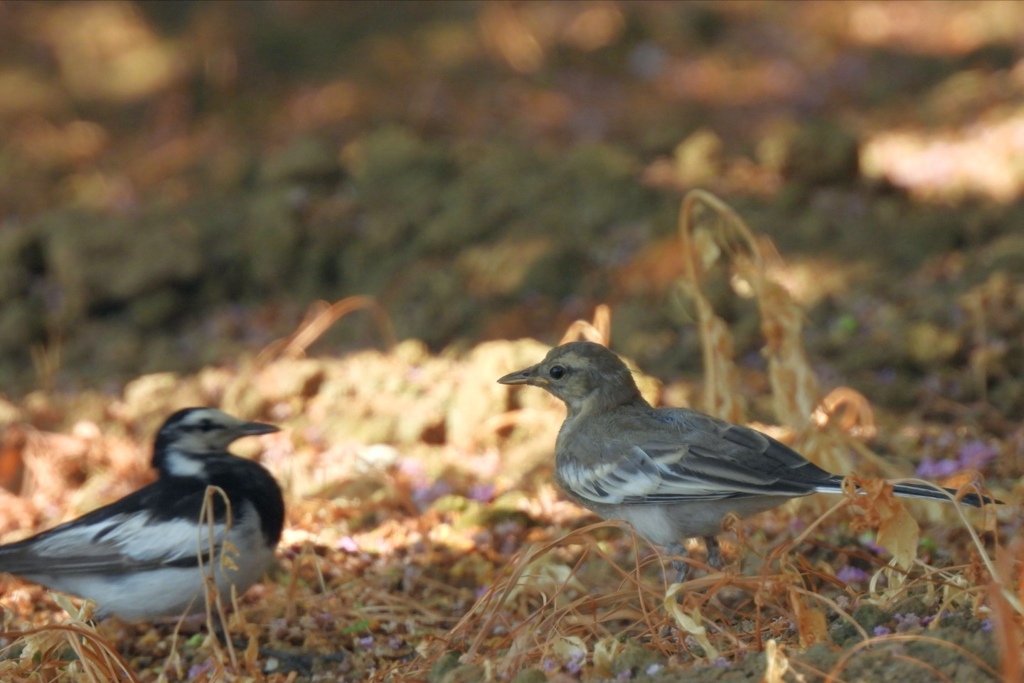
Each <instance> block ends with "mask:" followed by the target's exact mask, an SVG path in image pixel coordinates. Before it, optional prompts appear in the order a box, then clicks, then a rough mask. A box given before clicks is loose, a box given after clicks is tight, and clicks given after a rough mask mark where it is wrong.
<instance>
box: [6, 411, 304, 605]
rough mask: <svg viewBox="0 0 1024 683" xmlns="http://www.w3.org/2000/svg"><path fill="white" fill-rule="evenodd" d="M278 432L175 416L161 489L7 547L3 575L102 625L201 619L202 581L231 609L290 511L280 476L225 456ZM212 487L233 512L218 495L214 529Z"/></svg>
mask: <svg viewBox="0 0 1024 683" xmlns="http://www.w3.org/2000/svg"><path fill="white" fill-rule="evenodd" d="M276 431H279V429H278V428H277V427H275V426H274V425H269V424H263V423H260V422H246V421H244V420H241V419H239V418H237V417H234V416H232V415H228V414H227V413H224V412H222V411H220V410H217V409H214V408H203V407H196V408H185V409H183V410H179V411H177V412H175V413H173V414H172V415H171V416H170V417H168V418H167V419H166V421H165V422H164V423H163V426H161V427H160V429H159V431H158V432H157V434H156V438H155V441H154V445H153V456H152V466H153V468H154V469H155V470H156V471H157V475H158V476H157V479H156V481H154V482H153V483H151V484H149V485H148V486H145V487H143V488H141V489H139V490H138V491H135V492H134V493H131V494H129V495H127V496H125V497H124V498H121V499H119V500H117V501H115V502H113V503H110V504H109V505H106V506H104V507H101V508H98V509H96V510H93V511H92V512H89V513H87V514H85V515H84V516H82V517H79V518H78V519H74V520H72V521H69V522H66V523H64V524H61V525H59V526H56V527H54V528H52V529H49V530H47V531H43V532H41V533H39V534H37V535H35V536H32V537H30V538H26V539H24V540H21V541H17V542H14V543H10V544H6V545H2V546H0V572H2V573H7V574H13V575H15V576H18V577H20V578H22V579H26V580H28V581H31V582H33V583H37V584H41V585H43V586H46V587H47V588H49V589H51V590H56V591H59V592H62V593H68V594H71V595H75V596H78V597H81V598H86V599H88V600H91V601H92V602H94V603H96V605H97V610H96V613H95V618H96V619H97V620H100V619H103V618H105V617H108V616H111V615H116V616H117V617H119V618H121V619H123V620H126V621H140V620H151V619H156V618H159V617H170V616H179V615H182V614H185V613H195V612H199V611H201V610H203V609H204V608H205V604H206V603H205V600H204V590H205V588H204V585H205V580H204V574H209V572H211V571H212V572H213V577H214V581H215V584H216V587H217V590H218V591H219V593H220V596H221V597H222V598H225V599H227V600H229V601H230V598H231V588H232V586H234V587H235V588H236V590H237V591H238V594H239V595H240V594H241V593H242V592H243V591H245V590H246V589H247V588H248V587H249V586H251V585H252V584H253V583H255V582H256V581H257V580H258V579H259V578H260V577H261V576H262V575H263V573H264V572H265V571H266V570H267V568H268V567H269V566H270V564H271V562H272V561H273V557H274V551H275V548H276V547H277V544H278V541H280V539H281V531H282V529H283V527H284V517H285V506H284V497H283V495H282V493H281V487H280V486H279V485H278V483H277V481H276V480H275V479H274V477H273V475H271V474H270V472H268V471H267V470H266V468H264V467H263V466H262V465H260V464H259V463H256V462H253V461H251V460H247V459H245V458H242V457H239V456H237V455H233V454H232V453H230V452H228V450H227V448H228V446H229V445H230V444H231V443H232V442H234V441H235V440H236V439H239V438H242V437H245V436H255V435H259V434H270V433H272V432H276ZM207 487H218V488H219V489H220V490H221V491H223V494H224V497H226V498H227V500H228V501H229V503H230V506H228V505H225V502H224V497H222V496H221V495H220V494H219V492H217V491H214V492H213V493H212V496H211V498H210V501H211V503H212V505H210V510H212V525H211V524H210V523H209V513H207V516H205V517H204V516H203V507H204V499H205V498H206V496H207ZM208 505H209V504H208ZM229 510H230V511H229ZM211 540H212V548H211ZM228 547H230V548H231V549H233V551H234V552H236V553H237V554H234V555H232V552H226V550H227V548H228ZM211 550H212V553H213V557H212V561H211ZM200 554H201V555H202V566H201V565H200V560H199V555H200ZM225 555H226V557H225ZM222 558H224V559H227V558H230V562H223V561H222Z"/></svg>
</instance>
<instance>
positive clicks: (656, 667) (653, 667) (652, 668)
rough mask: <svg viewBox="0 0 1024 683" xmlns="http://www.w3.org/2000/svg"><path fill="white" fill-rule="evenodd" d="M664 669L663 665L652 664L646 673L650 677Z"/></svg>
mask: <svg viewBox="0 0 1024 683" xmlns="http://www.w3.org/2000/svg"><path fill="white" fill-rule="evenodd" d="M719 659H721V657H719ZM715 661H718V660H715ZM664 668H665V667H663V666H662V665H661V664H651V665H650V666H648V667H647V670H646V671H645V672H644V673H646V674H647V675H648V676H653V675H654V674H656V673H658V672H659V671H661V670H662V669H664Z"/></svg>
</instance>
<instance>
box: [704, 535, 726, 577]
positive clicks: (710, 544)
mask: <svg viewBox="0 0 1024 683" xmlns="http://www.w3.org/2000/svg"><path fill="white" fill-rule="evenodd" d="M704 545H705V546H707V549H708V566H709V567H711V568H712V569H721V568H722V567H724V566H725V561H724V560H723V559H722V548H721V546H719V545H718V539H717V538H715V537H714V536H705V537H704Z"/></svg>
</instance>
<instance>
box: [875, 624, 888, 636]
mask: <svg viewBox="0 0 1024 683" xmlns="http://www.w3.org/2000/svg"><path fill="white" fill-rule="evenodd" d="M890 633H892V630H890V629H889V627H888V626H876V627H875V630H874V634H875V635H876V636H887V635H889V634H890Z"/></svg>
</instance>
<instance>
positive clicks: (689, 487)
mask: <svg viewBox="0 0 1024 683" xmlns="http://www.w3.org/2000/svg"><path fill="white" fill-rule="evenodd" d="M498 382H499V383H501V384H508V385H530V386H535V387H540V388H541V389H544V390H546V391H548V392H549V393H551V394H552V395H554V396H555V397H556V398H558V399H560V400H561V401H562V402H564V403H565V405H566V408H567V413H566V417H565V421H564V422H563V423H562V427H561V429H560V430H559V432H558V437H557V439H556V441H555V480H556V482H557V483H558V485H559V486H560V487H561V488H562V489H563V490H564V491H565V492H566V493H567V494H568V495H569V496H570V497H571V498H572V499H573V500H574V501H575V502H577V503H579V504H580V505H582V506H583V507H585V508H587V509H588V510H591V511H592V512H595V513H596V514H597V515H599V516H600V517H602V518H604V519H619V520H625V521H627V522H629V523H630V524H632V525H633V527H634V528H635V529H636V531H637V532H638V533H639V534H640V535H641V536H643V537H644V538H646V539H647V540H648V541H650V542H651V543H654V544H656V545H660V546H662V547H663V548H665V550H666V551H667V552H668V553H669V554H671V555H674V556H677V557H685V556H686V552H685V550H684V548H683V546H682V544H681V541H682V540H683V539H686V538H694V537H703V538H704V541H705V544H706V546H707V552H708V565H709V566H711V567H712V568H714V569H721V568H722V567H723V566H724V563H723V560H722V555H721V549H720V547H719V544H718V540H717V535H718V533H719V532H720V531H721V527H722V521H723V520H724V518H725V517H726V516H727V515H729V514H730V513H735V514H736V515H738V516H739V517H740V518H746V517H749V516H751V515H754V514H756V513H758V512H762V511H764V510H769V509H771V508H774V507H776V506H778V505H781V504H782V503H784V502H786V501H787V500H789V499H791V498H796V497H799V496H807V495H810V494H813V493H841V492H842V485H843V476H841V475H837V474H832V473H831V472H828V471H827V470H824V469H822V468H821V467H818V466H817V465H815V464H814V463H812V462H810V461H809V460H807V459H806V458H804V457H803V456H802V455H800V454H799V453H797V452H796V451H795V450H793V449H792V448H790V447H789V446H786V445H785V444H783V443H780V442H779V441H777V440H775V439H773V438H772V437H770V436H768V435H767V434H763V433H761V432H759V431H757V430H755V429H752V428H750V427H745V426H741V425H736V424H732V423H730V422H726V421H724V420H720V419H718V418H715V417H712V416H710V415H706V414H704V413H701V412H698V411H696V410H691V409H688V408H667V407H661V408H655V407H653V406H651V404H650V403H648V402H647V401H646V400H645V399H644V397H643V396H642V395H641V394H640V390H639V389H638V388H637V385H636V382H635V381H634V379H633V375H632V373H630V371H629V368H628V367H627V366H626V364H625V363H623V362H622V360H621V359H620V358H619V357H618V356H617V355H616V354H615V353H614V352H612V351H611V350H609V349H608V348H606V347H604V346H602V345H600V344H596V343H594V342H588V341H577V342H569V343H567V344H562V345H560V346H556V347H555V348H553V349H551V351H549V352H548V354H547V356H546V357H545V358H544V360H542V361H541V362H540V363H537V364H536V365H533V366H531V367H528V368H526V369H524V370H519V371H516V372H512V373H509V374H507V375H505V376H503V377H501V378H500V379H498ZM892 486H893V492H894V493H895V494H896V495H898V496H906V497H910V498H926V499H931V500H943V501H949V497H948V496H947V495H946V494H947V493H948V494H950V495H954V496H955V495H956V494H957V492H956V491H954V490H952V489H941V490H940V489H939V488H938V487H934V488H933V487H929V486H925V485H918V484H903V483H894V484H892ZM943 491H945V493H943ZM959 500H960V501H961V502H962V503H964V504H966V505H970V506H973V507H981V505H982V502H986V503H988V502H994V503H999V502H1001V501H997V500H993V499H990V498H984V499H983V498H982V497H981V496H979V495H977V494H973V493H972V494H966V495H963V496H961V497H960V498H959ZM673 565H674V567H675V569H676V570H677V579H676V580H677V581H679V582H681V581H683V580H684V579H685V577H686V574H687V572H688V569H689V565H688V564H687V563H685V562H682V561H679V560H674V561H673Z"/></svg>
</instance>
